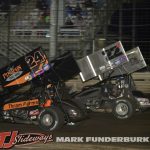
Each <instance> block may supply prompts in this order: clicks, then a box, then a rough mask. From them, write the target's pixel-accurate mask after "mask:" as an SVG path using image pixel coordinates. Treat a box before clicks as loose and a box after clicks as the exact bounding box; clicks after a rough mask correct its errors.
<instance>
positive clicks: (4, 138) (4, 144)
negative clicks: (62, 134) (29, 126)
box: [0, 131, 53, 149]
mask: <svg viewBox="0 0 150 150" xmlns="http://www.w3.org/2000/svg"><path fill="white" fill-rule="evenodd" d="M52 141H53V136H52V135H51V134H50V135H45V134H42V133H24V134H19V132H18V131H12V132H11V131H10V132H2V133H0V149H9V148H12V147H13V146H17V145H28V144H35V143H39V142H43V143H44V144H46V143H48V142H52Z"/></svg>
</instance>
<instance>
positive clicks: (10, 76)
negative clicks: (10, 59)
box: [3, 65, 23, 81]
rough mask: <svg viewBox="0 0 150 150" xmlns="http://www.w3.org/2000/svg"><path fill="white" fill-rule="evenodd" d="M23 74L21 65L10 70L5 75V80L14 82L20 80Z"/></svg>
mask: <svg viewBox="0 0 150 150" xmlns="http://www.w3.org/2000/svg"><path fill="white" fill-rule="evenodd" d="M22 73H23V71H22V67H21V66H20V65H18V66H16V67H14V66H12V67H11V68H9V69H8V71H7V72H6V73H4V74H3V78H4V79H6V81H12V80H14V79H16V78H18V77H19V76H20V75H21V74H22Z"/></svg>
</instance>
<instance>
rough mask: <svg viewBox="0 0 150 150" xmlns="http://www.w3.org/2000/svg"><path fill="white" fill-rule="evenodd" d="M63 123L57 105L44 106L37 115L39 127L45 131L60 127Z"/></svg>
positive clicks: (61, 114)
mask: <svg viewBox="0 0 150 150" xmlns="http://www.w3.org/2000/svg"><path fill="white" fill-rule="evenodd" d="M64 123H65V119H64V114H63V112H62V111H61V110H60V109H59V108H58V107H54V106H51V107H50V108H46V109H44V110H43V111H41V113H40V115H39V127H40V128H41V129H42V130H45V131H53V130H57V129H60V128H61V127H62V126H63V125H64Z"/></svg>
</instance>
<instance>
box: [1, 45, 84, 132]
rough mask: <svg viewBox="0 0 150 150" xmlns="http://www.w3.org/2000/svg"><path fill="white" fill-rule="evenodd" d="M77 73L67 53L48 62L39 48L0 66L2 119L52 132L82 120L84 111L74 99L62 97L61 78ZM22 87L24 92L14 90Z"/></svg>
mask: <svg viewBox="0 0 150 150" xmlns="http://www.w3.org/2000/svg"><path fill="white" fill-rule="evenodd" d="M72 67H73V68H74V69H73V70H71V68H72ZM78 73H79V68H78V66H77V64H76V61H75V60H74V58H73V57H72V55H71V54H70V53H67V54H65V55H63V56H60V57H58V58H56V59H55V60H53V61H51V62H49V61H48V59H47V57H46V55H45V54H44V52H43V51H42V48H40V47H39V48H37V49H35V50H33V51H31V52H30V53H28V54H27V55H25V56H23V57H21V58H19V59H17V60H16V61H14V62H12V63H11V64H10V65H8V66H6V67H4V68H2V69H0V79H1V85H2V87H3V91H2V92H1V94H0V118H1V120H2V121H9V122H12V123H26V124H35V125H38V126H40V127H41V128H42V129H43V130H46V131H52V130H55V129H58V128H61V127H62V126H63V125H64V124H67V123H68V124H70V123H74V122H77V121H80V120H82V119H84V118H85V113H84V112H83V111H82V110H81V109H80V107H78V105H77V104H76V103H75V102H73V101H71V100H67V99H65V100H64V99H63V100H62V93H63V92H62V89H63V86H64V85H63V81H65V80H68V79H70V78H72V77H73V76H74V75H76V74H78ZM27 86H28V87H29V88H27ZM24 87H26V88H24ZM21 88H24V90H23V91H24V92H23V93H20V92H16V91H17V90H18V89H19V90H20V89H21ZM25 89H26V90H25Z"/></svg>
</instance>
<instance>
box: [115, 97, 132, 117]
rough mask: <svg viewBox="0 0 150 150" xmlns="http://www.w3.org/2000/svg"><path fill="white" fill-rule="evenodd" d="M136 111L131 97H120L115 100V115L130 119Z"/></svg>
mask: <svg viewBox="0 0 150 150" xmlns="http://www.w3.org/2000/svg"><path fill="white" fill-rule="evenodd" d="M134 112H135V106H134V103H133V102H132V100H131V99H128V98H120V99H118V100H116V101H115V103H114V106H113V115H114V116H115V117H116V118H118V119H128V118H130V117H131V116H132V115H133V114H134Z"/></svg>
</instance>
